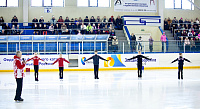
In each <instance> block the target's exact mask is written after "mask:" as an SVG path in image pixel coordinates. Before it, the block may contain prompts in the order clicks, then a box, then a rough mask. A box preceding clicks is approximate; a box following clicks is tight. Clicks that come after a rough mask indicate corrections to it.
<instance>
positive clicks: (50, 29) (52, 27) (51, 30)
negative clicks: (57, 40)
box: [49, 23, 54, 35]
mask: <svg viewBox="0 0 200 109" xmlns="http://www.w3.org/2000/svg"><path fill="white" fill-rule="evenodd" d="M49 32H50V34H51V35H53V34H54V26H53V23H52V24H51V26H49Z"/></svg>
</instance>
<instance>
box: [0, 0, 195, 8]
mask: <svg viewBox="0 0 200 109" xmlns="http://www.w3.org/2000/svg"><path fill="white" fill-rule="evenodd" d="M190 1H192V2H193V3H194V0H190ZM18 2H19V1H18V0H0V7H18V4H19V3H18ZM31 6H32V7H64V6H65V0H31ZM77 6H78V7H110V6H111V0H77ZM165 8H171V9H188V10H194V5H192V4H191V3H190V2H189V1H188V0H165Z"/></svg>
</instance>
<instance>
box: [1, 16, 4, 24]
mask: <svg viewBox="0 0 200 109" xmlns="http://www.w3.org/2000/svg"><path fill="white" fill-rule="evenodd" d="M0 26H2V27H4V19H3V16H1V17H0Z"/></svg>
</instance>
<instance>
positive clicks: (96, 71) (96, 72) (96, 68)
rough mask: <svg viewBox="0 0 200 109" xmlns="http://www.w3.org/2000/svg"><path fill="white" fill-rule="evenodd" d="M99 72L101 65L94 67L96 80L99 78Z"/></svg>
mask: <svg viewBox="0 0 200 109" xmlns="http://www.w3.org/2000/svg"><path fill="white" fill-rule="evenodd" d="M98 71H99V65H94V78H95V79H97V78H99V77H98Z"/></svg>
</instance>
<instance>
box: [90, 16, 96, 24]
mask: <svg viewBox="0 0 200 109" xmlns="http://www.w3.org/2000/svg"><path fill="white" fill-rule="evenodd" d="M95 22H96V20H95V18H94V16H92V17H91V19H90V23H91V25H93V24H95Z"/></svg>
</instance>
